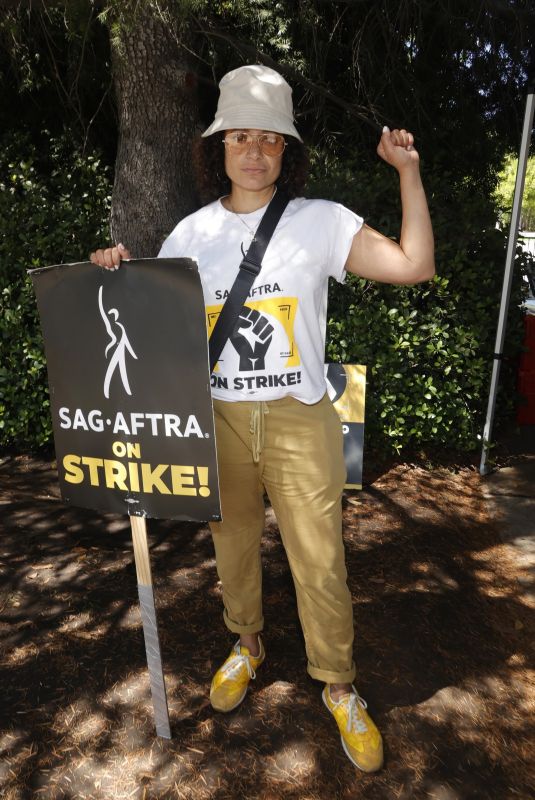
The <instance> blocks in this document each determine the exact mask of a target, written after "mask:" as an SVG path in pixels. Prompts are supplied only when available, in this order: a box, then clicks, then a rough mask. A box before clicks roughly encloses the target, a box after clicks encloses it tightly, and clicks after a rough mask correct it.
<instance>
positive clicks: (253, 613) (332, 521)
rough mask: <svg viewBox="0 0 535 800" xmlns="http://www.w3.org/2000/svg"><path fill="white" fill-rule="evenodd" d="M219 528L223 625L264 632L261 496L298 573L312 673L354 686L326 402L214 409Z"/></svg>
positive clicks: (334, 437)
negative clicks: (271, 511) (266, 500)
mask: <svg viewBox="0 0 535 800" xmlns="http://www.w3.org/2000/svg"><path fill="white" fill-rule="evenodd" d="M214 412H215V424H216V436H217V452H218V467H219V482H220V489H221V506H222V514H223V522H217V523H212V524H211V530H212V535H213V540H214V546H215V552H216V562H217V571H218V574H219V578H220V580H221V583H222V586H223V602H224V606H225V609H224V619H225V624H226V625H227V627H228V628H229V629H230V630H231V631H233V632H234V633H239V634H242V633H256V632H258V631H261V630H262V628H263V617H262V573H261V560H260V541H261V538H262V532H263V530H264V502H263V494H264V489H265V490H266V491H267V493H268V495H269V499H270V501H271V503H272V505H273V509H274V511H275V514H276V517H277V521H278V523H279V528H280V532H281V537H282V541H283V544H284V547H285V549H286V554H287V556H288V562H289V564H290V569H291V571H292V576H293V580H294V585H295V590H296V595H297V608H298V612H299V619H300V621H301V626H302V629H303V634H304V638H305V646H306V652H307V657H308V667H307V669H308V672H309V674H310V675H311V677H312V678H315V679H317V680H321V681H325V682H326V683H346V682H351V681H352V680H353V678H354V677H355V665H354V662H353V609H352V604H351V596H350V594H349V590H348V588H347V572H346V567H345V558H344V547H343V541H342V508H341V495H342V491H343V487H344V482H345V476H346V470H345V465H344V459H343V444H342V428H341V424H340V421H339V419H338V415H337V414H336V411H335V410H334V408H333V406H332V403H331V402H330V400H329V398H328V397H327V395H325V396H324V397H323V399H322V400H320V402H319V403H316V404H314V405H312V406H308V405H305V404H304V403H301V402H299V401H298V400H295V399H294V398H292V397H286V398H283V399H282V400H273V401H270V402H267V403H263V402H237V403H229V402H225V401H222V400H215V401H214Z"/></svg>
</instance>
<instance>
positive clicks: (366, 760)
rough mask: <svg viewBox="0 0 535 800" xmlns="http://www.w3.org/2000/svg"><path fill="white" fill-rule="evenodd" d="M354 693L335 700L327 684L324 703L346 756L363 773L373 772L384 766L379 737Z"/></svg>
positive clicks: (360, 698) (362, 701)
mask: <svg viewBox="0 0 535 800" xmlns="http://www.w3.org/2000/svg"><path fill="white" fill-rule="evenodd" d="M351 688H352V689H353V691H352V692H351V693H348V694H344V695H343V696H342V697H341V698H340V700H337V701H334V700H333V699H332V697H331V693H330V691H329V686H328V685H326V686H325V688H324V690H323V693H322V697H323V702H324V703H325V705H326V706H327V708H328V709H329V711H330V712H331V714H332V715H333V717H334V718H335V720H336V722H337V723H338V728H339V730H340V738H341V740H342V747H343V748H344V752H345V754H346V756H347V757H348V758H349V760H350V761H352V762H353V764H354V765H355V766H356V767H358V768H359V769H361V770H363V772H375V771H376V770H378V769H381V767H382V766H383V742H382V740H381V734H380V733H379V731H378V730H377V728H376V726H375V725H374V723H373V721H372V719H371V717H370V716H369V715H368V714H367V712H366V708H367V705H366V701H365V700H363V699H362V697H359V695H358V693H357V690H356V689H355V687H354V686H352V687H351Z"/></svg>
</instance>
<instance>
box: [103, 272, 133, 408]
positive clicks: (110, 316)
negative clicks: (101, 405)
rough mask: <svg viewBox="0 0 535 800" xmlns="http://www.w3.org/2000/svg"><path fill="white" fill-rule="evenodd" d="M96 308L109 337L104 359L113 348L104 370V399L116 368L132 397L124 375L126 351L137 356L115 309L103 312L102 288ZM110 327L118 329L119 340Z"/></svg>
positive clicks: (108, 393)
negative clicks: (106, 367)
mask: <svg viewBox="0 0 535 800" xmlns="http://www.w3.org/2000/svg"><path fill="white" fill-rule="evenodd" d="M98 307H99V310H100V315H101V317H102V319H103V320H104V325H105V326H106V331H107V333H108V336H109V337H110V342H109V344H108V346H107V347H106V351H105V356H106V358H108V352H109V350H110V349H112V348H113V347H115V350H114V351H113V355H112V357H111V360H110V363H109V364H108V369H107V370H106V376H105V378H104V397H105V398H106V399H109V396H110V382H111V379H112V377H113V373H114V372H115V370H116V369H117V367H119V374H120V376H121V380H122V382H123V387H124V390H125V392H126V393H127V394H129V395H132V392H131V391H130V384H129V383H128V375H127V374H126V351H127V350H128V352H129V353H130V355H131V356H132V357H133V358H135V359H137V356H136V354H135V353H134V351H133V349H132V345H131V344H130V342H129V341H128V336H127V335H126V330H125V328H124V325H121V323H120V322H119V312H118V311H117V309H116V308H110V310H109V311H105V310H104V305H103V303H102V286H101V287H100V289H99V290H98ZM110 320H113V322H110ZM112 325H113V326H115V327H116V328H119V331H120V333H119V336H120V338H118V337H117V336H116V335H115V333H114V331H113V327H112Z"/></svg>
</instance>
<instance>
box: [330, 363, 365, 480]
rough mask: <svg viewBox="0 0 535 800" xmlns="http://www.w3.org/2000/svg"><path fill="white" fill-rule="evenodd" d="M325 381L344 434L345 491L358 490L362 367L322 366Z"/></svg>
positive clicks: (358, 365) (362, 405)
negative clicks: (323, 367)
mask: <svg viewBox="0 0 535 800" xmlns="http://www.w3.org/2000/svg"><path fill="white" fill-rule="evenodd" d="M325 380H326V382H327V391H328V393H329V397H330V399H331V401H332V403H333V405H334V407H335V409H336V411H337V412H338V416H339V417H340V421H341V422H342V430H343V432H344V458H345V462H346V468H347V480H346V484H345V485H346V489H362V456H363V448H364V406H365V395H366V367H364V366H362V365H361V364H325Z"/></svg>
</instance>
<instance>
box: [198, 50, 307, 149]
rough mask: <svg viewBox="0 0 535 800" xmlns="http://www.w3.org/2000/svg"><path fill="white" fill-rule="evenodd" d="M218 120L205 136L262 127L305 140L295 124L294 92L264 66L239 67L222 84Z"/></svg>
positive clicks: (206, 131) (217, 112) (276, 74)
mask: <svg viewBox="0 0 535 800" xmlns="http://www.w3.org/2000/svg"><path fill="white" fill-rule="evenodd" d="M219 89H220V94H219V102H218V104H217V111H216V114H215V119H214V121H213V122H212V124H211V125H210V127H209V128H207V129H206V130H205V132H204V133H203V134H202V136H211V135H212V133H217V132H218V131H225V130H228V129H229V128H258V129H260V130H265V131H275V132H276V133H285V134H287V135H288V136H294V137H295V138H296V139H299V141H300V142H302V141H303V140H302V139H301V137H300V136H299V134H298V132H297V129H296V127H295V125H294V115H293V106H292V90H291V88H290V86H289V85H288V84H287V83H286V81H285V80H284V78H283V77H282V75H279V73H278V72H276V71H275V70H274V69H271V68H270V67H264V66H263V65H262V64H249V65H248V66H245V67H238V69H233V70H232V71H231V72H227V74H226V75H223V77H222V78H221V81H220V83H219Z"/></svg>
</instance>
